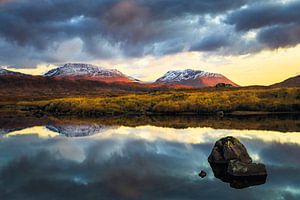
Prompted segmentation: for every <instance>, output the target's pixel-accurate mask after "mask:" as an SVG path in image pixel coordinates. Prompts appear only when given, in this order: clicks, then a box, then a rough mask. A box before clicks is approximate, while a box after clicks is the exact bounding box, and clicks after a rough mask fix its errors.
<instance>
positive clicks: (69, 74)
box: [44, 63, 137, 82]
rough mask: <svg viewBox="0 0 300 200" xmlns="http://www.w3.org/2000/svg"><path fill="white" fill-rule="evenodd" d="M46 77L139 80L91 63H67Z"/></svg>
mask: <svg viewBox="0 0 300 200" xmlns="http://www.w3.org/2000/svg"><path fill="white" fill-rule="evenodd" d="M44 76H46V77H53V78H69V79H88V80H99V81H104V82H133V81H137V80H135V79H133V78H131V77H129V76H126V75H125V74H123V73H121V72H120V71H118V70H116V69H106V68H103V67H99V66H96V65H91V64H83V63H67V64H65V65H63V66H61V67H58V68H55V69H52V70H50V71H48V72H47V73H45V75H44Z"/></svg>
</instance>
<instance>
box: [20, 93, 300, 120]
mask: <svg viewBox="0 0 300 200" xmlns="http://www.w3.org/2000/svg"><path fill="white" fill-rule="evenodd" d="M16 107H18V108H20V109H25V110H26V109H27V110H40V111H41V112H44V113H49V114H53V115H76V116H87V117H88V116H103V115H124V114H138V115H155V114H164V115H165V114H167V115H173V114H200V115H201V114H212V113H216V112H219V111H223V112H224V113H232V112H235V111H252V112H253V111H254V112H300V88H239V89H213V90H197V89H195V90H173V91H162V92H148V93H142V94H125V95H121V96H110V97H108V96H102V97H75V98H74V97H73V98H60V99H50V100H42V101H29V102H26V101H21V102H18V103H17V104H16Z"/></svg>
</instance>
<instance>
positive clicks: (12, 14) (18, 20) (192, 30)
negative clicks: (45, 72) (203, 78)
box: [0, 0, 300, 65]
mask: <svg viewBox="0 0 300 200" xmlns="http://www.w3.org/2000/svg"><path fill="white" fill-rule="evenodd" d="M258 2H260V1H258V0H254V1H250V0H233V1H229V0H213V1H206V0H199V1H194V0H185V1H182V0H87V1H84V3H83V2H82V1H79V0H39V1H37V0H35V1H30V0H22V1H17V0H6V1H1V2H0V45H1V46H3V47H5V50H2V51H1V55H0V59H1V60H0V64H7V65H12V64H13V65H14V64H19V65H20V64H21V63H24V64H27V65H28V64H30V65H34V64H37V63H39V62H50V63H51V62H52V63H53V62H64V61H68V59H71V60H83V58H86V59H99V58H115V57H141V56H145V55H154V56H161V55H165V54H173V53H178V52H182V51H187V50H192V51H209V52H214V53H216V54H218V53H219V54H224V52H226V54H243V53H249V52H255V51H259V50H261V49H263V47H261V46H259V45H258V46H254V45H255V42H253V41H252V42H248V41H247V42H244V41H243V39H242V36H243V34H244V33H242V32H237V31H235V30H234V28H232V26H231V25H234V27H235V28H236V30H246V31H247V30H250V29H252V28H260V27H262V26H269V25H274V24H275V25H276V24H277V25H286V24H290V23H298V22H299V12H296V11H297V9H298V10H299V5H300V4H299V3H297V2H296V3H290V4H279V3H278V4H269V3H268V2H269V1H265V2H264V3H258ZM246 5H247V8H246V9H241V8H242V7H245V6H246ZM228 13H231V14H229V16H228V17H226V15H228ZM268 13H272V14H268ZM218 17H219V18H224V17H225V18H226V20H225V21H226V23H227V24H226V23H224V21H222V20H219V22H218V23H215V22H214V20H215V18H218ZM219 27H222V28H223V32H224V35H221V36H220V34H219V33H220V31H222V30H220V28H219ZM282 33H283V32H282ZM296 33H297V31H296V32H290V34H292V35H294V34H296ZM264 34H267V30H264V32H262V33H261V36H260V38H259V40H256V39H255V38H254V39H253V40H255V41H257V42H258V43H261V44H262V45H264V46H266V47H267V48H277V47H280V46H281V45H283V46H287V45H288V46H289V45H293V44H295V43H297V42H298V39H292V40H293V41H287V42H283V43H282V44H281V43H276V44H277V45H275V44H271V42H269V41H265V39H264ZM283 34H285V35H286V34H287V33H283ZM228 35H230V37H227V36H228ZM274 37H277V36H274ZM70 42H71V44H69V43H70ZM75 43H77V46H79V47H80V48H79V47H78V49H77V54H76V55H75V53H74V55H73V56H69V57H68V56H67V55H65V54H66V51H67V50H65V49H63V50H62V48H61V46H63V45H65V46H66V45H69V46H72V45H75ZM233 43H234V44H233ZM285 43H287V45H286V44H285ZM230 46H232V47H230ZM67 49H68V48H67ZM220 49H223V50H222V51H221V50H220ZM75 50H76V49H75ZM15 52H16V53H15ZM80 52H81V53H80ZM69 54H70V53H69ZM11 55H16V56H15V57H14V58H11V57H12V56H11ZM58 55H60V56H58ZM78 55H81V56H78ZM64 56H65V59H64V58H63V57H64Z"/></svg>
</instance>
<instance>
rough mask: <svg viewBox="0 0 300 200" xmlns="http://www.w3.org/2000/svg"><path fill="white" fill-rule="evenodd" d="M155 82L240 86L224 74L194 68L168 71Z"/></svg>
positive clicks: (204, 85) (193, 85) (199, 85)
mask: <svg viewBox="0 0 300 200" xmlns="http://www.w3.org/2000/svg"><path fill="white" fill-rule="evenodd" d="M155 83H161V84H181V85H186V86H192V87H214V86H216V85H217V84H218V83H225V84H230V85H232V86H238V85H237V84H236V83H234V82H233V81H231V80H229V79H228V78H226V77H225V76H224V75H222V74H219V73H211V72H205V71H202V70H193V69H185V70H171V71H168V72H167V73H165V74H164V75H163V76H162V77H160V78H158V79H157V80H156V81H155Z"/></svg>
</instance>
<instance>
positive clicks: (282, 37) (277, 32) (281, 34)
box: [258, 12, 300, 49]
mask: <svg viewBox="0 0 300 200" xmlns="http://www.w3.org/2000/svg"><path fill="white" fill-rule="evenodd" d="M299 13H300V12H299ZM258 40H259V41H260V42H261V43H263V44H265V45H266V46H268V47H269V48H272V49H275V48H279V47H289V46H294V45H296V44H299V43H300V23H298V24H297V23H293V24H288V25H276V26H272V27H268V28H265V29H263V30H262V31H260V32H259V34H258Z"/></svg>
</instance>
